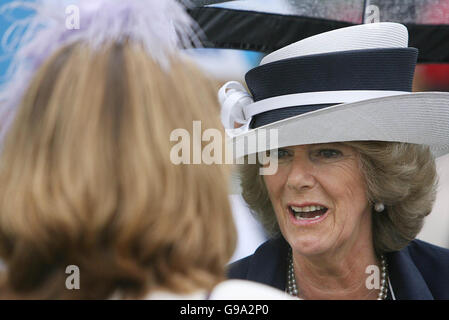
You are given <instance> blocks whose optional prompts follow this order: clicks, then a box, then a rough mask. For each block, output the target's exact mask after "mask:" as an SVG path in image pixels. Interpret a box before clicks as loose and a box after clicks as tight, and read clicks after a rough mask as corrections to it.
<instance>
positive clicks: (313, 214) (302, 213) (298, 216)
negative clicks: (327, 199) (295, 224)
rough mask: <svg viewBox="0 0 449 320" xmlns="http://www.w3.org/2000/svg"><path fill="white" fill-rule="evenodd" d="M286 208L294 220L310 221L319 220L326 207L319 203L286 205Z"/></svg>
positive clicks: (326, 209)
mask: <svg viewBox="0 0 449 320" xmlns="http://www.w3.org/2000/svg"><path fill="white" fill-rule="evenodd" d="M288 210H289V211H290V214H291V215H292V216H293V217H294V218H295V220H297V221H310V222H312V221H317V220H320V218H322V217H323V216H324V215H325V214H326V212H327V211H328V208H326V207H324V206H320V205H312V206H302V207H296V206H288Z"/></svg>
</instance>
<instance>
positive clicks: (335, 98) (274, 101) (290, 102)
mask: <svg viewBox="0 0 449 320" xmlns="http://www.w3.org/2000/svg"><path fill="white" fill-rule="evenodd" d="M410 93H411V92H408V91H387V90H343V91H318V92H305V93H295V94H287V95H283V96H278V97H272V98H267V99H263V100H260V101H257V102H254V103H251V104H249V105H247V106H245V107H243V114H244V115H245V119H247V120H248V119H250V118H251V117H252V116H254V115H256V114H259V113H262V112H266V111H271V110H275V109H281V108H287V107H294V106H306V105H314V104H340V103H351V102H358V101H363V100H368V99H374V98H382V97H391V96H397V95H403V94H410Z"/></svg>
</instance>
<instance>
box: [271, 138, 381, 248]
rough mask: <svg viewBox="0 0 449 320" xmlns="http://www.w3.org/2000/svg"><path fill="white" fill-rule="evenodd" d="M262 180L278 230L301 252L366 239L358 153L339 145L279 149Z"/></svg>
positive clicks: (367, 220)
mask: <svg viewBox="0 0 449 320" xmlns="http://www.w3.org/2000/svg"><path fill="white" fill-rule="evenodd" d="M277 153H278V170H277V173H276V174H274V175H265V176H264V180H265V184H266V187H267V190H268V193H269V196H270V200H271V203H272V204H273V208H274V211H275V213H276V218H277V221H278V223H279V227H280V229H281V232H282V234H283V235H284V237H285V239H286V240H287V242H288V243H289V244H290V245H291V246H292V248H293V249H294V250H295V251H297V252H299V253H301V254H303V255H308V256H311V255H321V254H328V253H332V252H338V250H340V249H342V248H343V249H344V248H348V247H351V245H354V244H356V245H357V246H359V248H360V245H361V246H362V247H364V246H369V245H370V243H371V239H372V238H371V237H372V235H371V210H370V206H369V204H368V199H367V196H366V186H365V182H364V178H363V174H362V172H361V169H360V167H359V162H358V153H357V151H356V150H355V149H353V148H352V147H350V146H347V145H345V144H342V143H330V144H312V145H301V146H293V147H286V148H280V149H278V152H277Z"/></svg>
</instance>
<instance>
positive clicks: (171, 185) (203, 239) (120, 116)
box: [0, 42, 236, 299]
mask: <svg viewBox="0 0 449 320" xmlns="http://www.w3.org/2000/svg"><path fill="white" fill-rule="evenodd" d="M199 89H201V90H200V91H198V90H199ZM216 89H217V86H216V84H215V83H213V82H212V81H211V80H210V79H208V78H207V77H205V76H204V75H203V74H202V73H201V72H200V71H198V70H197V69H196V68H195V67H194V66H193V65H191V64H189V63H188V62H186V61H184V60H183V59H180V58H179V57H172V58H171V67H170V70H169V72H166V70H164V69H163V68H161V66H159V65H158V64H157V63H155V62H154V61H153V60H152V59H151V58H150V57H149V56H148V55H147V53H146V52H145V50H144V49H143V48H142V47H140V46H138V45H131V44H129V43H128V42H126V43H124V44H111V45H109V46H106V47H104V48H103V49H102V50H101V51H100V52H93V51H92V50H91V49H89V47H87V46H86V45H83V44H82V43H77V44H74V45H71V46H68V47H65V48H62V49H61V50H60V51H59V52H57V53H56V54H55V55H53V56H52V57H51V58H50V59H49V60H48V61H47V62H46V63H45V64H44V65H43V66H42V67H41V68H40V70H39V71H38V72H37V74H36V75H35V77H34V79H33V81H32V82H31V85H30V86H29V89H28V90H27V92H26V94H25V96H24V98H23V100H22V105H21V107H20V109H19V111H18V114H17V115H16V119H15V122H14V124H13V126H12V128H11V130H10V132H9V134H8V136H7V139H6V141H5V145H4V148H3V150H2V154H1V158H0V161H1V162H0V255H1V257H2V258H3V259H4V261H5V262H6V265H7V270H6V272H5V273H4V274H3V278H4V279H3V284H2V285H1V286H0V288H2V291H3V292H4V293H5V292H8V294H6V296H7V297H21V298H29V297H30V298H95V299H102V298H107V297H110V296H111V294H113V293H114V292H120V293H121V294H123V296H124V297H126V296H129V297H141V296H142V295H144V294H146V293H148V292H150V291H151V290H154V289H166V290H170V291H173V292H180V293H188V292H191V291H192V290H196V289H200V288H204V289H210V288H212V287H213V286H214V285H215V284H216V283H218V282H219V281H221V280H222V279H224V272H225V270H224V268H225V265H226V263H227V262H228V261H229V259H230V257H231V255H232V253H233V251H234V247H235V241H236V239H235V237H236V235H235V227H234V224H233V220H232V215H231V213H230V212H231V210H230V205H229V203H228V197H227V191H228V189H227V188H228V168H227V167H226V166H222V165H175V164H172V163H171V161H170V149H171V145H172V144H174V143H170V141H169V138H170V133H171V132H172V130H174V129H176V128H185V129H187V130H188V131H191V128H192V122H193V121H194V120H201V121H202V127H203V128H204V129H207V128H217V129H219V128H220V127H221V124H220V120H219V117H218V114H219V106H218V102H217V101H216ZM68 265H76V266H78V267H79V270H80V289H79V290H67V289H66V287H65V281H66V277H67V276H68V275H67V274H65V269H66V267H67V266H68ZM0 296H1V295H0Z"/></svg>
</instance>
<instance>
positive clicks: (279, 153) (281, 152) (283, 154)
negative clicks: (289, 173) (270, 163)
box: [270, 149, 290, 159]
mask: <svg viewBox="0 0 449 320" xmlns="http://www.w3.org/2000/svg"><path fill="white" fill-rule="evenodd" d="M270 156H272V157H277V158H278V159H285V158H287V157H288V156H290V152H289V151H288V150H287V149H276V150H271V151H270Z"/></svg>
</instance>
